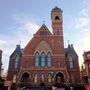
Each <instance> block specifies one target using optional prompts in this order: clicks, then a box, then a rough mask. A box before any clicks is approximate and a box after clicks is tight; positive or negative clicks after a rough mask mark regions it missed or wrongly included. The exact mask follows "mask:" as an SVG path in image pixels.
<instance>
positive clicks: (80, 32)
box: [72, 0, 90, 66]
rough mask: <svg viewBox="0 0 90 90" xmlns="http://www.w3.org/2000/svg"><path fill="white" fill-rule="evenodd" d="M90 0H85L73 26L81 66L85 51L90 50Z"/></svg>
mask: <svg viewBox="0 0 90 90" xmlns="http://www.w3.org/2000/svg"><path fill="white" fill-rule="evenodd" d="M89 24H90V0H83V3H82V9H81V11H80V12H79V13H78V16H77V17H75V19H74V21H73V25H72V28H73V29H74V30H75V31H76V34H75V36H76V37H75V38H74V44H75V47H76V51H77V53H78V55H79V63H80V66H81V65H82V63H83V56H82V55H83V53H84V51H89V50H90V25H89Z"/></svg>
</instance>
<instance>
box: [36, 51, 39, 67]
mask: <svg viewBox="0 0 90 90" xmlns="http://www.w3.org/2000/svg"><path fill="white" fill-rule="evenodd" d="M35 66H36V67H38V66H39V53H38V52H36V53H35Z"/></svg>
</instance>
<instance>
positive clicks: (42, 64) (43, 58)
mask: <svg viewBox="0 0 90 90" xmlns="http://www.w3.org/2000/svg"><path fill="white" fill-rule="evenodd" d="M45 58H46V55H45V53H44V52H43V53H42V54H41V66H42V67H44V66H45Z"/></svg>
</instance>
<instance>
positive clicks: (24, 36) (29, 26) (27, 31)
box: [0, 17, 40, 71]
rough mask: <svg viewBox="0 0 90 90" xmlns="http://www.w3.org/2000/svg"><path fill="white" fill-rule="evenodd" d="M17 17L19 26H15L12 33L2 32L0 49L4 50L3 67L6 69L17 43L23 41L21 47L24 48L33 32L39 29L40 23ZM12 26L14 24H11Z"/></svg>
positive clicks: (16, 20)
mask: <svg viewBox="0 0 90 90" xmlns="http://www.w3.org/2000/svg"><path fill="white" fill-rule="evenodd" d="M14 19H15V22H16V23H18V24H19V25H18V27H15V26H13V28H15V30H14V29H13V30H14V32H13V33H12V35H10V34H9V33H8V34H5V35H4V34H3V35H1V34H0V49H1V50H3V57H2V62H3V67H4V68H5V71H6V70H7V68H8V62H9V56H10V55H11V53H12V52H13V51H14V49H15V48H16V44H19V41H21V47H22V48H24V47H25V45H26V44H27V43H28V42H29V40H30V39H31V38H32V36H33V34H34V33H35V32H36V31H37V30H38V29H39V27H40V26H39V25H37V24H35V23H33V22H31V21H29V20H26V19H23V18H22V17H18V18H17V19H16V18H14ZM11 27H12V26H11Z"/></svg>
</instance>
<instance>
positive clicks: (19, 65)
mask: <svg viewBox="0 0 90 90" xmlns="http://www.w3.org/2000/svg"><path fill="white" fill-rule="evenodd" d="M51 20H52V33H51V32H50V31H49V29H48V28H47V26H46V25H45V24H43V25H42V26H41V27H40V28H39V30H38V31H37V32H36V33H35V34H34V36H33V38H32V39H31V40H30V42H29V43H28V44H27V45H26V46H25V48H24V49H21V47H20V45H17V47H16V49H15V51H14V52H13V53H12V55H11V56H10V61H9V68H8V76H7V80H9V81H12V82H13V83H14V84H17V85H34V86H35V85H36V86H37V85H40V84H41V83H44V84H45V85H49V86H50V85H52V84H53V83H55V82H58V83H80V71H79V64H78V56H77V54H76V52H75V50H74V48H73V45H70V44H69V45H68V48H64V39H63V38H64V36H63V25H62V24H63V18H62V10H61V9H60V8H58V7H55V8H53V9H52V11H51Z"/></svg>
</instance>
